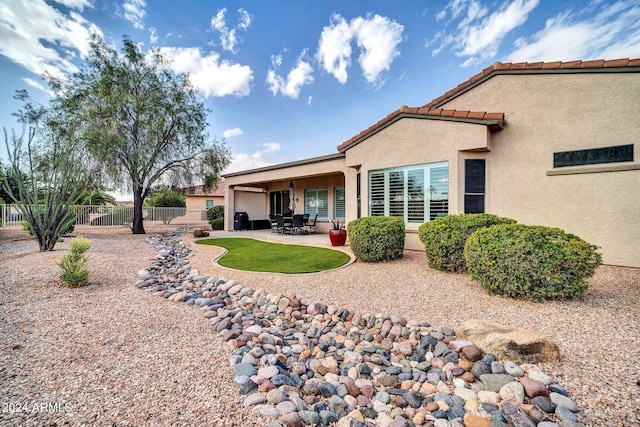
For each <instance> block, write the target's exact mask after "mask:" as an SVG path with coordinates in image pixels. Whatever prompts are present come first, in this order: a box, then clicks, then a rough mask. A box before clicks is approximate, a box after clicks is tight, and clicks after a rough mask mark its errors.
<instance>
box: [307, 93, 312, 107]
mask: <svg viewBox="0 0 640 427" xmlns="http://www.w3.org/2000/svg"><path fill="white" fill-rule="evenodd" d="M312 102H313V96H311V95H309V98H307V105H309V106H311V103H312Z"/></svg>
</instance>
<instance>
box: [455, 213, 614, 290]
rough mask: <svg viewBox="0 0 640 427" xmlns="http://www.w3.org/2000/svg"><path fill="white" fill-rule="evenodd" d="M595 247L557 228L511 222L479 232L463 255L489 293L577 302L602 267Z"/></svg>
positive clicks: (475, 233) (472, 273)
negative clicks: (589, 281) (574, 300)
mask: <svg viewBox="0 0 640 427" xmlns="http://www.w3.org/2000/svg"><path fill="white" fill-rule="evenodd" d="M597 249H598V247H597V246H594V245H592V244H590V243H588V242H586V241H584V240H582V239H581V238H579V237H577V236H575V235H573V234H569V233H566V232H564V231H563V230H560V229H558V228H550V227H543V226H530V225H522V224H508V225H497V226H494V227H491V228H484V229H481V230H477V231H475V232H474V233H473V234H471V236H469V238H468V239H467V243H466V245H465V248H464V255H465V260H466V263H467V269H468V271H469V273H470V274H471V278H472V279H473V280H475V281H477V282H479V283H480V284H481V285H482V287H483V288H484V289H485V290H486V291H487V292H488V293H490V294H499V295H505V296H509V297H513V298H522V299H528V300H533V301H544V300H550V299H576V298H579V297H580V296H581V295H582V294H583V293H584V292H585V291H586V290H587V288H588V287H589V283H588V282H587V280H586V279H587V278H589V277H591V276H593V274H594V273H595V270H596V268H597V267H598V266H599V265H600V264H602V255H600V253H598V252H596V250H597Z"/></svg>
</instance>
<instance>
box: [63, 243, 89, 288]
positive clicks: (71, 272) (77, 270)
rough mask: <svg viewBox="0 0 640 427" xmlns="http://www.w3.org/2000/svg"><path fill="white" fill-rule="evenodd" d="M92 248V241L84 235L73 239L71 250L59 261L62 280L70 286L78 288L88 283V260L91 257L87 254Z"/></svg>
mask: <svg viewBox="0 0 640 427" xmlns="http://www.w3.org/2000/svg"><path fill="white" fill-rule="evenodd" d="M89 248H91V242H90V241H89V240H87V239H85V238H82V237H76V238H75V239H73V240H72V241H71V243H70V246H69V252H67V253H66V254H64V255H63V257H62V258H61V259H60V261H59V262H57V264H58V266H59V267H60V275H59V277H60V280H62V281H64V282H66V283H67V284H68V285H69V286H70V287H72V288H77V287H79V286H83V285H86V284H87V280H88V279H89V270H88V269H87V262H88V261H89V259H88V258H87V255H86V254H85V253H86V252H87V251H88V250H89Z"/></svg>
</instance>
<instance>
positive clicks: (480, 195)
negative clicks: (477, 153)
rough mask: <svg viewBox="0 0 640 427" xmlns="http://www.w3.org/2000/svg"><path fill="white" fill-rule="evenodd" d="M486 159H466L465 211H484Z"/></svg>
mask: <svg viewBox="0 0 640 427" xmlns="http://www.w3.org/2000/svg"><path fill="white" fill-rule="evenodd" d="M485 167H486V163H485V160H484V159H466V160H465V161H464V213H484V194H485Z"/></svg>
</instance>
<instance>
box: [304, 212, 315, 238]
mask: <svg viewBox="0 0 640 427" xmlns="http://www.w3.org/2000/svg"><path fill="white" fill-rule="evenodd" d="M316 221H318V214H316V216H314V217H313V221H311V220H310V221H308V222H307V223H306V224H305V226H304V227H305V229H306V230H305V231H306V233H307V234H311V233H315V231H316Z"/></svg>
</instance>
